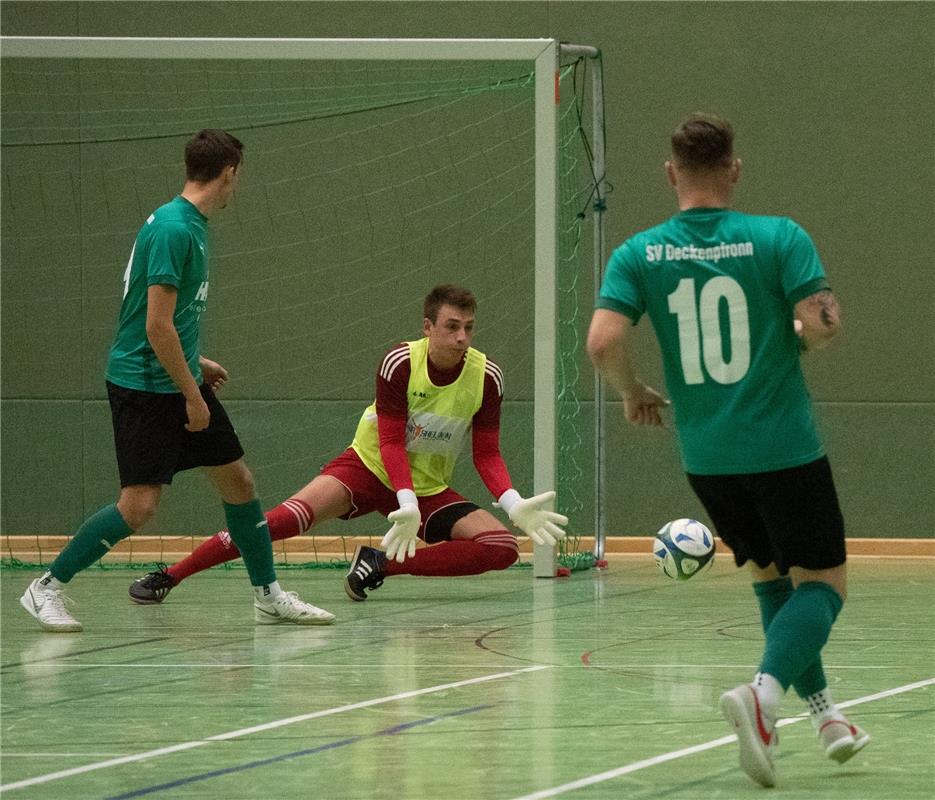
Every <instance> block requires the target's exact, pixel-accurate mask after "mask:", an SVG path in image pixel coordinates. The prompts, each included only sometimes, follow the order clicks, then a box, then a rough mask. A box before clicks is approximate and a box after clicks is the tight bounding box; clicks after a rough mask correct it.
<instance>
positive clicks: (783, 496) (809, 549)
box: [688, 457, 847, 575]
mask: <svg viewBox="0 0 935 800" xmlns="http://www.w3.org/2000/svg"><path fill="white" fill-rule="evenodd" d="M688 482H689V483H690V484H691V487H692V489H694V490H695V494H696V495H698V499H699V500H701V503H702V505H704V507H705V509H706V510H707V512H708V516H709V517H710V518H711V521H712V522H713V523H714V527H715V528H716V529H717V533H718V535H719V536H720V537H721V539H723V540H724V543H725V544H726V545H727V546H728V547H730V549H731V550H733V551H734V560H735V561H736V562H737V566H738V567H739V566H741V565H742V564H745V563H746V562H747V561H748V560H749V561H753V562H754V563H755V564H756V565H757V566H758V567H763V568H765V567H768V566H769V565H770V564H775V565H776V567H777V568H778V569H779V572H780V573H781V574H782V575H785V574H786V573H788V571H789V567H802V568H804V569H816V570H817V569H831V568H832V567H837V566H840V565H841V564H843V563H844V562H845V560H846V559H847V551H846V549H845V545H844V517H843V516H842V515H841V508H840V506H839V505H838V495H837V492H836V491H835V488H834V480H833V478H832V477H831V465H830V464H829V463H828V459H827V458H826V457H822V458H819V459H818V460H817V461H812V462H811V463H809V464H803V465H801V466H799V467H791V468H789V469H780V470H775V471H773V472H757V473H751V474H747V475H692V474H689V475H688Z"/></svg>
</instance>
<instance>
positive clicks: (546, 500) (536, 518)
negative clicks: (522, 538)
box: [496, 489, 568, 546]
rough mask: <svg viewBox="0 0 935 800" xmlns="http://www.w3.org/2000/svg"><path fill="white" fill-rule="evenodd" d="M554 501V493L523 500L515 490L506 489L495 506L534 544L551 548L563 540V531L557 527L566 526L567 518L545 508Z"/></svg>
mask: <svg viewBox="0 0 935 800" xmlns="http://www.w3.org/2000/svg"><path fill="white" fill-rule="evenodd" d="M554 499H555V492H543V493H542V494H537V495H536V496H535V497H530V498H529V499H528V500H525V499H523V498H522V497H521V496H520V494H519V492H517V491H516V490H515V489H507V491H505V492H504V493H503V494H502V495H500V499H499V500H498V501H497V503H496V505H498V506H500V508H502V509H503V510H504V511H506V513H507V515H508V516H509V518H510V520H511V521H512V522H513V524H514V525H515V526H516V527H517V528H519V529H520V530H522V531H523V533H525V534H526V535H527V536H528V537H529V538H530V539H532V540H533V541H534V542H535V543H536V544H545V545H549V546H552V545H554V544H555V543H556V542H557V541H558V540H559V539H564V538H565V531H564V530H562V529H561V528H560V527H559V525H567V524H568V517H566V516H565V515H564V514H557V513H556V512H554V511H549V510H548V509H547V508H546V506H548V505H550V504H551V503H552V501H553V500H554Z"/></svg>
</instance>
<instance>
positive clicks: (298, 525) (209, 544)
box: [166, 498, 315, 584]
mask: <svg viewBox="0 0 935 800" xmlns="http://www.w3.org/2000/svg"><path fill="white" fill-rule="evenodd" d="M314 521H315V515H314V514H313V513H312V509H311V507H310V506H309V505H308V503H304V502H303V501H301V500H296V499H295V498H292V499H291V500H286V501H285V502H283V503H280V504H279V505H278V506H276V508H273V509H271V510H269V511H267V512H266V524H267V525H268V526H269V538H270V539H271V540H272V541H274V542H276V541H278V540H280V539H288V538H290V537H292V536H298V535H299V534H300V533H305V531H307V530H308V529H309V528H311V527H312V523H313V522H314ZM235 558H240V551H239V550H238V549H237V546H236V545H235V544H234V543H233V542H232V541H231V537H230V534H229V533H228V532H227V531H226V530H225V531H220V532H219V533H216V534H214V536H212V537H211V538H210V539H206V540H205V541H204V542H202V543H201V544H200V545H199V546H198V547H196V548H195V549H194V550H192V554H191V555H190V556H188V557H187V558H184V559H182V560H181V561H179V562H178V563H177V564H173V565H172V566H171V567H169V569H168V570H166V571H167V572H168V573H169V575H171V576H172V579H173V580H174V581H175V582H176V584H178V583H179V582H180V581H183V580H185V579H186V578H187V577H188V576H189V575H194V574H195V573H196V572H201V571H202V570H205V569H208V568H209V567H216V566H217V565H218V564H223V563H224V562H225V561H232V560H233V559H235Z"/></svg>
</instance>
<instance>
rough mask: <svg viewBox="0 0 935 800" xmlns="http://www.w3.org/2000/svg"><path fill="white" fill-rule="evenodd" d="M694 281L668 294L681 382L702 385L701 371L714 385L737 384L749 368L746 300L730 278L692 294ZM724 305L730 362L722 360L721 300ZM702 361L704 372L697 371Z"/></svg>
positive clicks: (714, 280)
mask: <svg viewBox="0 0 935 800" xmlns="http://www.w3.org/2000/svg"><path fill="white" fill-rule="evenodd" d="M695 283H696V281H695V279H694V278H682V280H680V281H679V284H678V286H677V287H676V289H675V291H674V292H672V294H670V295H669V311H670V312H671V313H672V314H675V316H676V319H677V322H678V331H679V352H680V354H681V359H682V373H683V375H684V377H685V383H687V384H690V385H691V384H698V383H704V381H705V371H707V373H708V375H710V376H711V378H712V379H713V380H715V381H717V382H718V383H722V384H729V383H737V381H739V380H740V379H741V378H743V376H744V375H746V374H747V370H748V369H749V368H750V318H749V315H748V313H747V297H746V295H745V294H744V293H743V289H742V288H740V284H739V283H737V281H735V280H734V279H733V278H729V277H727V276H725V275H720V276H718V277H716V278H712V279H711V280H709V281H707V282H706V283H705V284H704V285H703V286H702V287H701V294H700V295H699V294H698V293H697V291H696V286H695ZM722 299H723V300H724V301H725V302H726V303H727V319H728V326H727V328H728V330H727V334H728V336H729V337H730V339H729V341H730V361H725V359H724V348H723V340H722V336H723V331H722V330H721V320H720V305H721V300H722ZM702 361H704V370H702V368H701V364H702Z"/></svg>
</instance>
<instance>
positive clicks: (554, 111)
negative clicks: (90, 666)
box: [0, 37, 604, 576]
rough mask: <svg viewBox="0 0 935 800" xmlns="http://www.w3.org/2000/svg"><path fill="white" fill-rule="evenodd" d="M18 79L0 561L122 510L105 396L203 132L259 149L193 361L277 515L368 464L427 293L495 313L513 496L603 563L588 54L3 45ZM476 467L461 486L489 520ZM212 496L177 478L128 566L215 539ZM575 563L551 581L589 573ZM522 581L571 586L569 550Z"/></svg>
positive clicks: (491, 347) (46, 547)
mask: <svg viewBox="0 0 935 800" xmlns="http://www.w3.org/2000/svg"><path fill="white" fill-rule="evenodd" d="M0 57H2V67H3V69H2V78H0V79H2V94H0V97H2V118H0V119H2V122H0V125H2V175H3V209H2V211H3V254H2V255H3V363H4V368H5V369H4V381H3V396H4V398H3V399H4V414H3V435H4V438H5V440H6V441H5V444H7V445H8V446H7V447H6V448H5V450H4V466H3V471H4V480H3V489H4V501H5V502H4V504H3V508H2V516H3V520H2V528H3V534H4V536H5V541H6V549H7V552H6V553H5V554H4V555H5V556H8V557H9V558H11V559H15V558H16V557H17V554H16V553H15V552H14V551H13V549H12V545H11V540H12V538H14V537H15V535H17V534H22V535H26V536H28V537H30V540H31V542H32V544H31V545H30V547H29V548H28V549H31V550H32V551H35V552H37V553H38V554H39V555H38V560H39V561H45V560H48V558H49V557H51V556H52V555H54V553H55V552H56V551H57V550H58V549H59V547H60V546H61V544H62V542H63V540H62V538H61V537H55V536H54V535H53V534H56V533H61V532H65V531H71V530H73V528H74V526H75V525H76V524H77V523H79V522H80V521H81V519H83V518H84V516H85V515H86V514H88V513H90V512H91V511H93V510H94V508H96V507H98V506H100V505H103V504H104V503H106V502H109V501H110V500H112V498H113V493H114V491H115V481H114V475H115V470H114V465H113V455H112V443H111V434H110V419H109V413H108V412H107V408H106V399H105V396H104V391H103V380H102V378H101V374H102V367H103V362H104V359H105V357H106V352H107V347H108V344H109V342H110V338H111V336H112V333H113V326H114V322H115V319H116V313H117V309H118V307H119V300H120V293H121V289H122V283H121V278H122V273H123V268H124V266H125V264H126V260H127V258H128V255H129V251H130V247H131V245H132V242H133V237H134V236H135V234H136V231H137V230H138V228H139V225H140V224H141V223H142V221H143V220H144V219H145V218H146V216H147V215H148V214H149V213H150V212H151V211H152V210H153V209H154V208H156V207H157V206H159V205H161V204H162V203H163V202H165V201H166V200H167V199H169V198H171V197H172V196H173V195H174V194H175V193H177V192H178V190H179V188H180V186H181V179H182V166H181V151H182V147H183V145H184V142H185V141H186V140H187V138H188V137H190V136H191V134H192V133H193V132H194V131H196V130H198V129H200V128H203V127H214V128H224V129H227V130H230V131H231V132H233V133H234V134H235V135H237V136H238V138H240V139H241V140H242V141H244V143H245V146H246V147H245V171H244V176H243V179H242V182H241V189H240V192H239V194H238V196H237V198H236V199H235V201H234V203H233V204H232V207H231V208H230V209H227V210H226V211H224V212H223V213H221V214H219V215H218V216H217V217H216V219H212V223H211V227H212V231H213V237H214V241H215V245H214V256H213V262H212V275H211V290H212V294H211V302H210V304H209V307H208V313H207V315H206V317H205V320H204V335H205V341H204V346H203V349H204V352H205V353H206V354H207V355H210V356H211V357H212V358H214V359H216V360H217V361H219V362H221V363H222V364H224V365H225V366H227V367H228V369H229V370H230V372H231V382H230V383H229V385H228V387H226V388H225V393H224V398H225V404H226V405H227V406H228V408H229V410H230V412H231V415H232V417H233V419H234V422H235V424H236V425H237V427H238V431H239V433H240V435H241V438H242V440H243V442H244V446H245V448H246V450H247V459H248V463H249V464H250V466H251V467H252V469H253V471H254V473H255V475H256V478H257V484H258V488H259V491H260V493H261V499H262V501H263V504H264V507H267V508H268V507H271V506H272V505H275V504H277V503H279V502H281V501H282V500H283V499H284V498H286V497H288V496H289V495H290V494H291V493H293V492H294V491H295V490H297V489H298V488H300V487H301V486H303V485H304V484H305V483H307V482H308V481H309V480H311V479H312V478H313V477H314V476H315V475H316V474H317V472H318V470H319V468H320V466H321V465H322V464H323V463H325V462H326V461H328V460H329V459H330V458H332V457H333V456H335V455H337V454H338V453H340V452H341V451H342V450H343V449H344V448H345V447H346V446H347V445H348V444H349V443H350V440H351V438H352V436H353V433H354V428H355V424H356V420H357V418H358V416H359V414H360V413H361V411H362V410H363V408H364V407H365V406H366V405H367V404H368V403H369V402H371V400H372V398H373V391H374V388H373V381H374V376H375V373H376V369H377V366H378V364H379V361H380V358H381V357H382V355H383V353H384V351H385V350H386V349H388V348H389V347H390V346H392V345H393V344H394V343H396V342H398V341H400V340H402V339H411V338H417V337H418V336H419V335H420V330H421V301H422V298H423V296H424V294H425V293H426V292H427V291H428V289H430V288H431V287H432V286H433V285H435V284H438V283H442V282H453V283H459V284H463V285H466V286H468V287H469V288H471V289H472V290H473V291H474V293H475V294H476V295H477V297H478V303H479V307H478V315H477V332H476V336H475V346H476V347H478V348H480V349H481V350H483V351H484V352H486V353H487V354H488V355H489V356H490V357H491V358H492V359H494V360H495V361H496V362H497V363H498V364H499V365H500V366H501V368H502V369H503V372H504V374H505V390H506V403H505V405H504V411H503V422H502V436H501V438H502V449H503V452H504V456H505V458H506V460H507V464H508V465H509V467H510V470H511V473H512V475H513V479H514V483H515V485H516V486H517V488H519V489H520V490H521V491H523V492H524V493H529V492H540V491H544V490H546V489H549V488H555V489H557V491H558V506H559V508H560V510H562V511H563V512H564V513H567V514H568V515H569V516H570V517H571V526H570V530H571V531H572V532H573V533H575V534H578V535H585V536H592V535H595V534H597V537H598V545H597V546H596V547H595V550H596V551H597V552H598V553H600V552H602V549H603V548H602V545H601V544H600V542H601V541H602V536H603V531H602V530H600V528H601V525H600V522H599V519H595V516H594V513H593V509H599V508H600V505H601V504H600V498H599V497H598V484H599V472H600V467H599V465H600V463H601V459H600V457H599V453H596V449H597V448H598V447H599V442H600V438H601V437H600V436H599V435H595V433H594V431H595V429H596V426H597V424H598V419H597V412H596V411H595V408H596V406H595V403H594V400H595V392H597V391H599V390H598V389H597V388H596V387H595V386H594V383H593V378H592V377H591V370H590V368H589V367H587V366H586V355H585V353H584V334H585V332H586V329H587V323H588V320H589V318H590V311H591V308H592V307H593V295H594V291H595V286H596V285H597V280H598V278H599V274H600V266H601V263H602V261H603V252H602V250H603V242H602V237H601V233H600V230H601V226H600V217H601V214H602V212H603V208H604V200H603V187H604V182H603V177H604V176H603V130H602V126H603V109H602V108H601V107H600V105H601V102H602V88H601V87H600V74H601V73H600V54H599V53H598V51H596V50H595V49H594V48H589V47H581V46H568V45H561V44H559V43H558V42H556V41H554V40H550V39H535V40H525V39H512V40H453V39H397V40H392V39H360V40H355V39H203V38H182V39H135V38H134V39H130V38H55V37H35V38H34V37H4V38H3V39H2V53H0ZM591 226H593V233H592V232H591V230H592V227H591ZM462 462H463V463H462V464H460V465H459V467H458V472H457V474H456V478H455V485H456V487H457V488H458V489H459V491H462V493H464V494H466V495H467V496H469V497H471V498H472V499H475V500H476V501H477V502H480V503H486V502H487V497H488V495H487V492H486V489H484V488H483V486H482V484H481V483H480V481H479V480H478V479H477V478H476V476H475V475H474V473H473V469H472V468H471V465H470V458H469V457H467V458H463V459H462ZM49 483H51V484H54V485H55V487H56V490H55V492H56V493H55V494H54V495H52V494H51V490H49V489H48V484H49ZM43 491H48V492H50V494H48V495H47V496H48V498H49V501H50V502H48V503H42V500H41V498H42V496H43V495H42V492H43ZM208 491H209V490H208V489H207V487H206V486H205V485H204V484H203V481H202V479H200V478H199V477H198V476H197V475H189V474H185V475H180V476H178V477H177V478H176V481H175V483H174V484H173V487H172V489H171V490H170V491H169V492H167V494H166V496H165V499H164V505H163V507H161V508H160V512H159V515H158V517H157V519H156V521H155V522H154V523H153V525H152V531H153V535H151V536H134V537H130V539H128V540H126V542H124V543H122V544H121V546H120V547H121V548H125V550H121V554H116V555H117V557H119V558H123V559H125V560H126V559H129V560H130V561H133V562H136V563H142V562H152V561H167V560H173V559H174V558H176V557H178V555H179V554H180V553H184V552H185V551H186V550H189V549H190V547H191V545H192V543H194V542H197V541H200V537H201V536H205V535H210V534H212V533H213V532H215V530H216V529H217V528H218V526H219V525H220V524H221V522H220V514H219V512H218V509H217V508H216V504H215V503H213V502H212V501H211V499H210V494H209V493H208ZM37 493H38V494H37ZM37 496H38V497H39V503H38V504H39V505H41V506H42V509H41V511H40V512H39V513H37V510H36V505H37ZM53 497H54V500H55V502H52V500H53ZM384 527H385V525H384V524H383V522H382V520H380V519H379V518H378V517H375V516H370V517H366V518H364V519H362V520H352V521H350V522H347V523H343V522H332V523H326V524H325V525H323V526H321V527H320V528H316V530H315V532H314V533H315V535H314V536H310V537H300V539H296V540H287V541H286V542H283V543H277V546H278V549H277V557H278V560H279V561H280V562H281V563H292V562H307V561H309V560H312V561H316V562H318V563H325V564H327V563H332V562H335V563H340V562H343V561H346V556H347V553H348V551H350V552H352V551H353V545H352V544H349V542H350V537H360V536H373V537H379V536H380V535H382V533H383V532H384V531H383V528H384ZM160 533H161V535H159V534H160ZM15 538H17V539H18V537H15ZM154 541H155V542H156V544H155V545H154V544H153V542H154ZM17 546H19V545H17ZM588 549H589V550H590V545H589V547H588ZM575 550H576V546H575V545H574V544H572V545H571V546H569V547H568V548H567V552H564V553H560V554H559V557H560V558H561V557H565V558H566V559H569V558H570V559H572V561H573V562H574V563H575V565H577V564H578V563H579V562H578V561H575ZM588 557H589V556H588ZM588 557H585V560H584V562H583V563H589V562H587V558H588ZM27 560H28V559H27ZM33 560H35V558H33ZM527 560H528V559H527ZM532 560H533V566H534V573H535V574H536V575H541V576H544V575H552V574H554V569H555V554H554V553H553V552H552V550H551V548H536V549H535V553H534V556H533V559H532Z"/></svg>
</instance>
